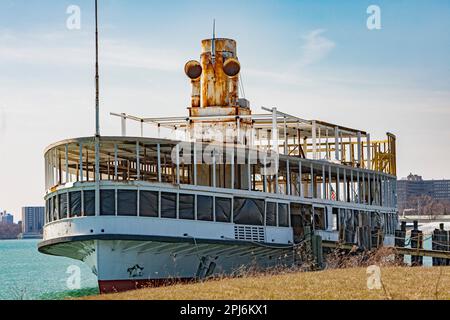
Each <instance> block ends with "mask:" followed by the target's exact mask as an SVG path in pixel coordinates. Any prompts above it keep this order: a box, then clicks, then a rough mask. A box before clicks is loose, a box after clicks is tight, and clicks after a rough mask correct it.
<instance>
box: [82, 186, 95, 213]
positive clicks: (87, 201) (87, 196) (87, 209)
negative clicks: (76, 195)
mask: <svg viewBox="0 0 450 320" xmlns="http://www.w3.org/2000/svg"><path fill="white" fill-rule="evenodd" d="M83 197H84V215H85V216H87V217H93V216H95V191H94V190H89V191H84V193H83Z"/></svg>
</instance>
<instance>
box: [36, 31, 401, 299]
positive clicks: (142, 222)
mask: <svg viewBox="0 0 450 320" xmlns="http://www.w3.org/2000/svg"><path fill="white" fill-rule="evenodd" d="M185 73H186V75H187V77H188V79H189V80H190V82H191V85H192V97H191V101H190V106H189V107H188V115H186V116H182V117H169V118H144V117H137V116H133V115H129V114H126V113H119V114H112V116H117V117H119V118H118V119H120V120H121V125H122V132H121V134H120V135H118V136H109V137H106V136H100V135H98V136H91V137H81V138H75V139H68V140H64V141H60V142H57V143H55V144H53V145H50V146H49V147H48V148H47V149H46V150H45V179H46V180H45V185H46V193H45V201H46V214H45V217H46V218H45V220H46V224H45V228H44V240H43V241H42V242H41V243H40V244H39V251H40V252H42V253H44V254H49V255H55V256H64V257H69V258H73V259H76V260H81V261H83V262H84V263H86V264H87V265H88V266H89V267H90V269H91V270H92V272H93V273H94V274H95V275H96V276H97V277H98V282H99V288H100V291H101V292H102V293H106V292H116V291H123V290H129V289H135V288H140V287H144V286H153V285H160V284H166V283H170V282H172V281H190V280H201V279H205V278H209V277H214V276H218V275H233V274H235V273H236V272H238V271H239V270H241V269H242V268H247V267H253V266H256V267H258V268H262V269H265V268H272V267H277V266H290V265H292V264H294V263H301V261H299V259H298V258H297V257H296V254H295V252H296V250H295V249H296V247H297V246H299V245H300V244H302V243H303V242H304V241H305V239H306V236H307V234H306V233H308V232H309V231H307V230H311V232H312V233H313V234H314V235H316V236H320V237H321V239H322V241H324V242H329V243H346V244H354V245H356V246H359V247H361V248H366V249H367V248H371V247H373V246H377V245H385V246H393V245H394V237H395V236H394V234H395V230H396V228H397V226H398V213H397V208H396V207H397V199H396V193H397V192H396V138H395V136H394V135H393V134H390V133H388V134H387V137H386V138H385V139H381V140H373V139H371V136H370V134H369V133H368V132H365V131H362V130H358V129H352V128H348V127H345V126H341V125H337V124H332V123H328V122H325V121H320V120H307V119H302V118H300V117H298V116H294V115H291V114H288V113H284V112H282V111H280V110H279V109H278V108H262V109H261V111H259V112H258V113H254V112H253V111H252V109H251V107H250V102H249V101H248V100H246V99H245V98H243V97H241V95H240V92H242V90H240V79H241V78H240V73H241V64H240V62H239V59H238V56H237V45H236V42H235V41H234V40H231V39H216V38H213V39H207V40H203V41H202V52H201V57H200V60H199V61H190V62H188V63H187V64H186V66H185ZM129 123H136V125H137V126H141V128H143V127H144V126H153V127H154V128H155V130H154V131H155V136H154V137H146V136H144V134H142V135H141V136H140V137H131V136H127V135H126V128H127V125H128V124H129ZM162 130H166V131H167V130H170V131H169V132H173V134H171V137H172V139H166V138H163V137H162V135H161V132H162ZM156 132H157V134H156ZM142 133H143V130H142Z"/></svg>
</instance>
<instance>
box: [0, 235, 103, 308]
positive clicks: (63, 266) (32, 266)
mask: <svg viewBox="0 0 450 320" xmlns="http://www.w3.org/2000/svg"><path fill="white" fill-rule="evenodd" d="M38 243H39V241H38V240H13V241H0V300H57V299H65V298H69V297H80V296H86V295H93V294H97V293H98V285H97V279H96V277H95V276H94V274H92V272H91V270H90V269H89V268H88V267H87V266H86V265H84V264H83V263H82V262H79V261H75V260H71V259H67V258H60V257H53V256H47V255H44V254H41V253H39V252H38V250H37V245H38ZM71 266H77V267H79V268H80V269H79V270H80V271H81V272H80V276H81V277H80V280H81V281H80V284H81V285H80V289H73V290H71V289H72V287H70V281H69V286H68V279H70V277H71V276H72V275H73V274H71V273H67V271H68V268H69V267H71ZM69 270H71V269H69ZM72 270H73V267H72Z"/></svg>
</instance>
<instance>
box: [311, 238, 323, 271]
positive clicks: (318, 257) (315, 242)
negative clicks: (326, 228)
mask: <svg viewBox="0 0 450 320" xmlns="http://www.w3.org/2000/svg"><path fill="white" fill-rule="evenodd" d="M312 251H313V254H314V258H315V259H314V260H315V262H316V265H317V266H318V267H319V268H320V269H322V268H323V247H322V237H321V236H318V235H313V236H312Z"/></svg>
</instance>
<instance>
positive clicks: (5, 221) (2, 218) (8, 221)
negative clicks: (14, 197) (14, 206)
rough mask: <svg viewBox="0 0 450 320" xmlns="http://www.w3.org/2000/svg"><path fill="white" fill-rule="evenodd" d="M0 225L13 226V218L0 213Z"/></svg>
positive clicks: (10, 215) (7, 214)
mask: <svg viewBox="0 0 450 320" xmlns="http://www.w3.org/2000/svg"><path fill="white" fill-rule="evenodd" d="M0 223H3V224H9V225H11V224H14V216H13V215H12V214H9V213H7V212H6V211H4V212H0Z"/></svg>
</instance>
